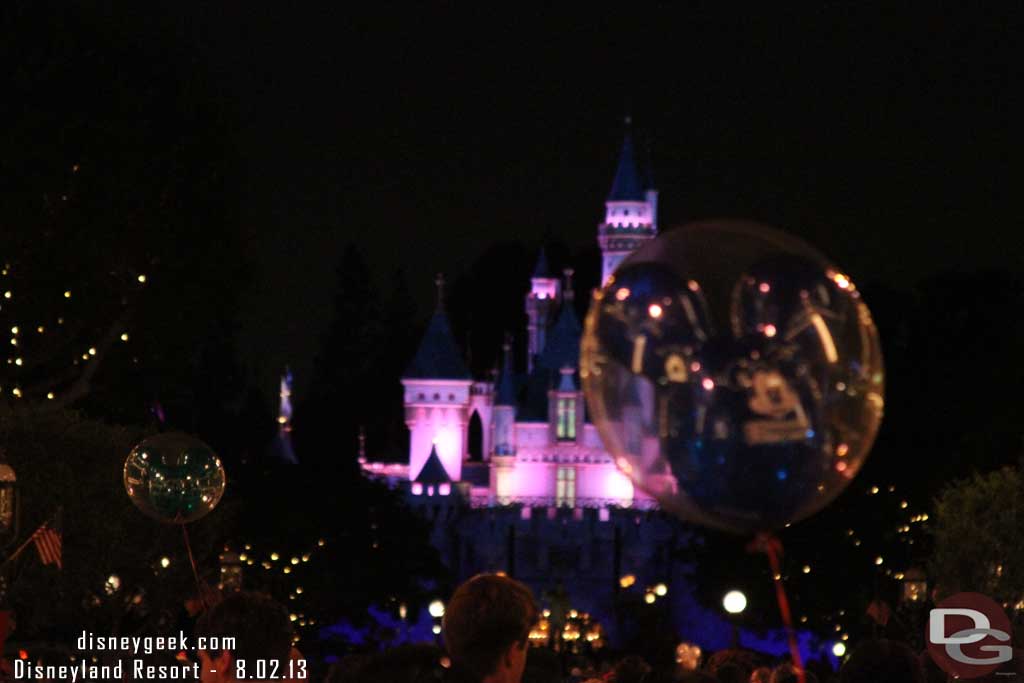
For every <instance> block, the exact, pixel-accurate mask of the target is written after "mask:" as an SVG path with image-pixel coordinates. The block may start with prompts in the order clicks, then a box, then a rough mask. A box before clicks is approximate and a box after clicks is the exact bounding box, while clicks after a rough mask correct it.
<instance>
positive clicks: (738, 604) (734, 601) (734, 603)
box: [722, 591, 747, 614]
mask: <svg viewBox="0 0 1024 683" xmlns="http://www.w3.org/2000/svg"><path fill="white" fill-rule="evenodd" d="M722 606H723V607H724V608H725V611H726V612H728V613H729V614H739V613H740V612H742V611H743V610H745V609H746V608H747V596H746V595H744V594H743V593H741V592H740V591H729V592H728V593H726V594H725V597H724V598H722Z"/></svg>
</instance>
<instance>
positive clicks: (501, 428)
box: [494, 339, 516, 455]
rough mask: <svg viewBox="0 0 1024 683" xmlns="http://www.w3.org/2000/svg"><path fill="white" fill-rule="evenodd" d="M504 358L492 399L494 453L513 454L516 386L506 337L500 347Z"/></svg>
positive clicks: (514, 445) (514, 449) (509, 345)
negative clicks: (494, 395)
mask: <svg viewBox="0 0 1024 683" xmlns="http://www.w3.org/2000/svg"><path fill="white" fill-rule="evenodd" d="M502 349H503V350H504V352H505V354H504V360H503V362H502V367H501V377H500V378H499V379H498V389H497V392H496V397H495V400H494V454H495V455H515V452H516V387H515V375H514V373H513V368H512V345H511V343H510V342H509V340H508V339H506V340H505V344H504V346H503V347H502Z"/></svg>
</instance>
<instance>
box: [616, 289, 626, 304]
mask: <svg viewBox="0 0 1024 683" xmlns="http://www.w3.org/2000/svg"><path fill="white" fill-rule="evenodd" d="M615 298H616V299H617V300H619V301H625V300H626V299H628V298H629V288H627V287H622V288H620V289H619V290H618V291H617V292H615Z"/></svg>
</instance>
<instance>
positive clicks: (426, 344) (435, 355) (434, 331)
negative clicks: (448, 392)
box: [402, 309, 472, 379]
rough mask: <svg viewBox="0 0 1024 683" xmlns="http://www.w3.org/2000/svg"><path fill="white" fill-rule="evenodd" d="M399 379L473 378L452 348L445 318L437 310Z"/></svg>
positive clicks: (452, 339) (448, 327) (453, 341)
mask: <svg viewBox="0 0 1024 683" xmlns="http://www.w3.org/2000/svg"><path fill="white" fill-rule="evenodd" d="M402 379H472V377H471V376H470V374H469V369H468V368H467V367H466V363H465V362H464V361H463V360H462V356H461V355H460V354H459V350H458V347H457V346H456V345H455V337H454V336H453V335H452V330H451V327H450V326H449V325H448V316H446V315H445V314H444V311H442V310H440V309H438V310H437V312H435V313H434V317H433V318H431V319H430V325H428V326H427V331H426V333H425V334H424V335H423V341H421V342H420V347H419V348H418V349H417V350H416V355H415V356H414V357H413V359H412V362H411V363H409V367H408V368H406V370H405V373H404V374H403V375H402Z"/></svg>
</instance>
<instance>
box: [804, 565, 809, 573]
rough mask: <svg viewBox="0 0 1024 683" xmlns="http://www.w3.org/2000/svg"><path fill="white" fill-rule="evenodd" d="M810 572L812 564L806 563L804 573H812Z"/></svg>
mask: <svg viewBox="0 0 1024 683" xmlns="http://www.w3.org/2000/svg"><path fill="white" fill-rule="evenodd" d="M810 573H811V565H809V564H805V565H804V574H810Z"/></svg>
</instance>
